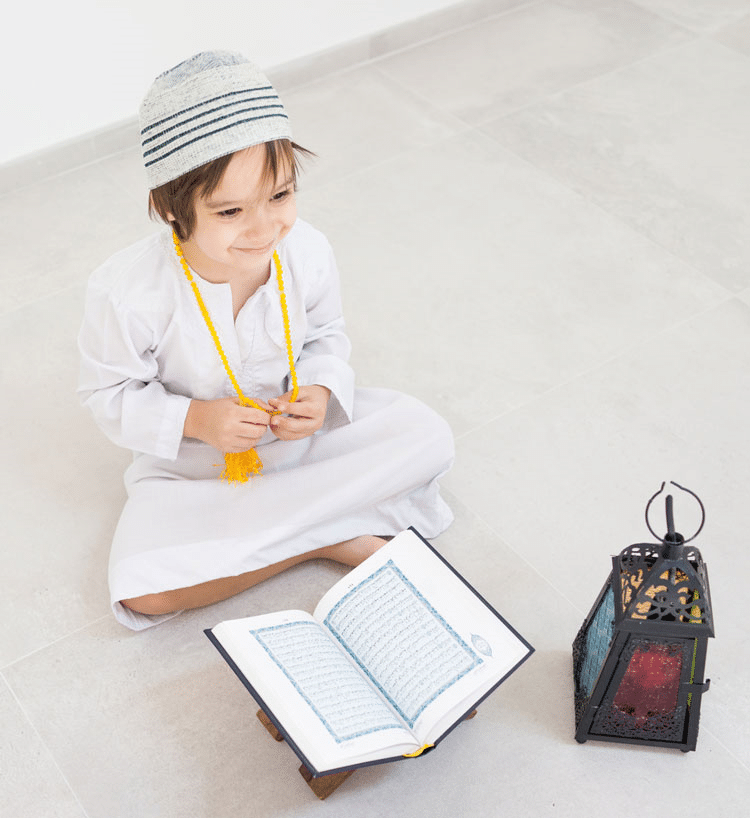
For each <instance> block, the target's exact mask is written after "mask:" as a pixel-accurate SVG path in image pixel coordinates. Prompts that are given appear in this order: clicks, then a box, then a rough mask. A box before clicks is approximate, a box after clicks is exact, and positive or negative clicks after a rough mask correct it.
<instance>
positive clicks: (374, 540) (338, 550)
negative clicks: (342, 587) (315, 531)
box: [318, 534, 387, 567]
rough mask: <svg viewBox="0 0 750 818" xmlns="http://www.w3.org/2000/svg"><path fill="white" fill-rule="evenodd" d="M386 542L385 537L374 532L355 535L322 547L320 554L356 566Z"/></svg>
mask: <svg viewBox="0 0 750 818" xmlns="http://www.w3.org/2000/svg"><path fill="white" fill-rule="evenodd" d="M386 542H387V540H386V539H385V538H383V537H376V536H375V535H374V534H363V535H362V536H360V537H354V539H352V540H345V541H344V542H340V543H336V545H329V546H328V547H327V548H321V549H320V551H319V552H318V556H321V557H325V558H326V559H329V560H336V562H342V563H343V564H344V565H350V566H352V567H354V566H355V565H359V564H360V562H364V561H365V560H366V559H367V558H368V557H371V556H372V555H373V554H374V553H375V552H376V551H377V550H378V549H379V548H382V547H383V546H384V545H385V544H386Z"/></svg>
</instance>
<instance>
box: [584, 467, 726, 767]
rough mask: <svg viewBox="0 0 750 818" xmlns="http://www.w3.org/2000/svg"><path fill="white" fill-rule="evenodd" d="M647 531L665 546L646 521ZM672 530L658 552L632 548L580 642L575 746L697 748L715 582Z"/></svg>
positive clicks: (615, 568)
mask: <svg viewBox="0 0 750 818" xmlns="http://www.w3.org/2000/svg"><path fill="white" fill-rule="evenodd" d="M664 485H665V484H664V483H662V486H661V489H660V490H659V491H658V492H657V493H656V494H655V495H654V496H653V497H652V498H651V499H650V500H649V502H648V505H647V506H646V525H647V526H648V529H649V531H651V533H652V534H654V536H655V537H656V538H657V539H658V535H656V534H655V533H654V531H653V529H652V528H651V525H650V524H649V520H648V514H649V508H650V506H651V503H652V502H653V501H654V499H655V498H656V497H658V496H659V494H661V492H662V491H663V490H664ZM672 485H673V486H676V487H677V488H679V489H681V490H682V491H686V492H688V494H690V495H692V496H693V497H694V498H695V499H696V500H697V501H698V503H699V505H700V509H701V514H702V519H701V524H700V527H699V528H698V531H696V533H695V534H694V535H693V536H692V537H690V538H689V539H688V540H686V539H685V538H684V537H683V536H682V535H681V534H678V533H677V532H676V531H675V529H674V519H673V510H672V503H673V501H672V496H671V495H668V496H667V498H666V514H667V534H666V536H665V537H664V539H663V540H662V541H661V543H660V544H650V543H641V544H638V545H631V546H628V547H627V548H626V549H625V550H624V551H622V552H621V553H620V555H619V556H617V557H613V558H612V573H611V574H610V575H609V578H608V579H607V582H606V583H605V585H604V587H603V588H602V591H601V593H600V594H599V596H598V598H597V600H596V602H595V603H594V606H593V608H592V609H591V612H590V613H589V615H588V616H587V617H586V619H585V620H584V623H583V625H582V626H581V629H580V631H579V632H578V635H577V636H576V639H575V642H574V643H573V676H574V682H575V718H576V735H575V737H576V740H577V741H579V742H584V741H586V740H587V739H590V738H591V739H597V740H599V741H617V742H625V743H628V744H648V745H652V746H655V747H675V748H678V749H680V750H682V751H683V752H687V751H688V750H694V749H695V745H696V742H697V740H698V719H699V715H700V704H701V696H702V694H703V693H704V692H705V691H706V690H708V686H709V683H710V680H707V681H705V682H704V681H703V671H704V667H705V662H706V647H707V643H708V637H709V636H713V635H714V623H713V615H712V612H711V597H710V594H709V588H708V574H707V572H706V566H705V565H704V564H703V560H702V558H701V555H700V552H699V551H698V549H697V548H695V547H694V546H692V545H688V544H687V543H688V542H689V541H690V540H693V539H695V537H696V536H697V535H698V533H700V531H701V529H702V528H703V523H704V522H705V511H704V508H703V504H702V503H701V501H700V499H699V498H698V497H697V496H696V495H695V494H694V493H693V492H692V491H690V490H689V489H685V488H683V487H682V486H678V485H677V483H672Z"/></svg>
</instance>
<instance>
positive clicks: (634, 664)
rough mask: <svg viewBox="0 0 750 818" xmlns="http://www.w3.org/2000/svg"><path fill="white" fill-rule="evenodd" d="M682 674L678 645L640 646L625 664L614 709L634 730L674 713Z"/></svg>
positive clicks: (679, 646) (680, 648)
mask: <svg viewBox="0 0 750 818" xmlns="http://www.w3.org/2000/svg"><path fill="white" fill-rule="evenodd" d="M681 673H682V645H681V644H677V645H672V644H652V645H641V646H640V647H638V648H637V649H636V650H635V651H634V652H633V656H632V657H631V659H630V662H629V663H628V668H627V670H626V671H625V675H624V676H623V679H622V682H621V683H620V687H619V688H618V689H617V695H616V696H615V698H614V702H613V704H614V706H615V707H616V708H617V709H618V710H620V711H621V712H623V713H627V714H628V715H629V716H631V717H632V718H633V719H634V726H644V727H646V726H647V722H648V721H649V720H653V719H655V718H656V719H660V718H662V717H664V716H666V715H669V714H671V713H673V712H674V709H675V708H676V707H677V692H678V690H679V687H680V676H681Z"/></svg>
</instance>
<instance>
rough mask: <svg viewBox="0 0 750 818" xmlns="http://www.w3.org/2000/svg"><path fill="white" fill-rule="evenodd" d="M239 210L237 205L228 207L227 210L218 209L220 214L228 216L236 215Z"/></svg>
mask: <svg viewBox="0 0 750 818" xmlns="http://www.w3.org/2000/svg"><path fill="white" fill-rule="evenodd" d="M239 212H240V209H239V207H230V208H229V210H220V211H219V215H220V216H226V217H230V216H236V215H237V214H238V213H239Z"/></svg>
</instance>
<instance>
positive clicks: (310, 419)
mask: <svg viewBox="0 0 750 818" xmlns="http://www.w3.org/2000/svg"><path fill="white" fill-rule="evenodd" d="M291 396H292V393H291V392H287V393H286V394H285V395H282V396H281V397H279V398H271V400H269V401H268V403H269V405H270V406H272V407H273V408H274V409H276V410H278V411H279V412H281V413H282V414H280V415H274V416H273V417H272V418H271V424H270V425H271V431H272V432H273V433H274V434H275V435H276V437H278V438H279V440H301V439H302V438H303V437H309V436H310V435H312V434H315V432H317V431H318V429H320V427H321V426H322V425H323V421H324V420H325V419H326V411H327V410H328V399H329V398H330V397H331V390H330V389H327V388H326V387H325V386H317V385H316V386H300V388H299V392H298V393H297V400H296V401H294V403H290V402H289V398H290V397H291Z"/></svg>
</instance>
